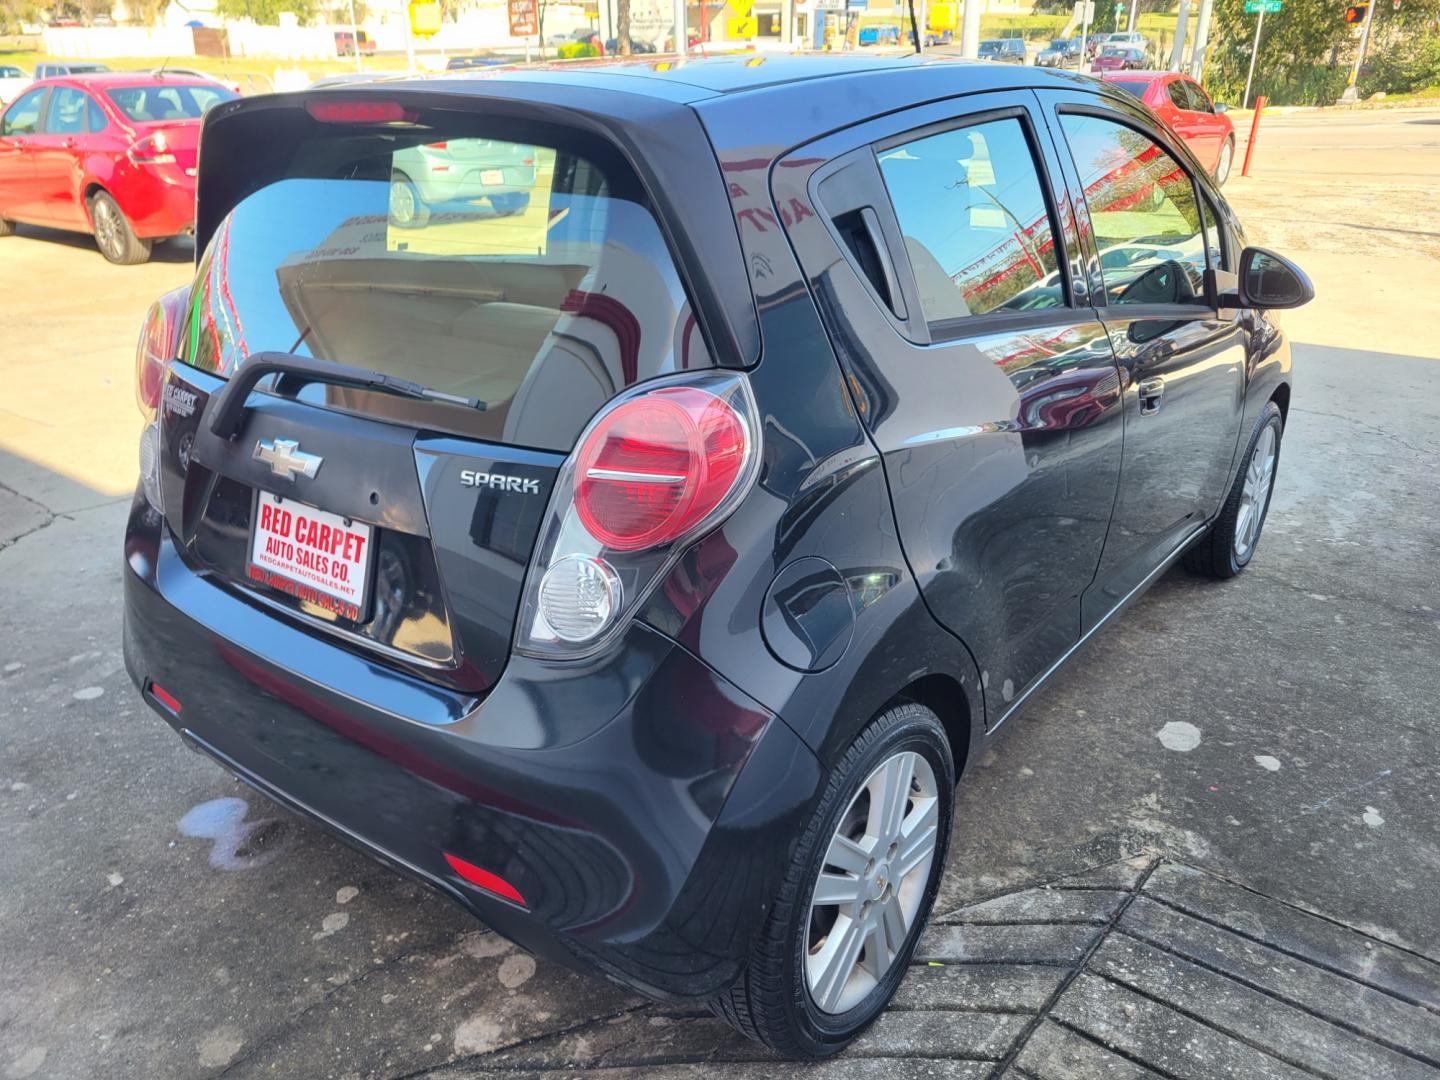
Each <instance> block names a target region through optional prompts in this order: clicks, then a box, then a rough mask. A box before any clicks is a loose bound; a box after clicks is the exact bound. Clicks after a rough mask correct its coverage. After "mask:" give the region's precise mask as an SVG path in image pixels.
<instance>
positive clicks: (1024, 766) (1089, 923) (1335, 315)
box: [0, 110, 1440, 1080]
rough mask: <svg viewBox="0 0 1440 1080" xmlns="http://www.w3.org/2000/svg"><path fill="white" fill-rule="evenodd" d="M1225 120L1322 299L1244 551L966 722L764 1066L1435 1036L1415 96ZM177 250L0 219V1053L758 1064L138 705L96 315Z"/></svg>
mask: <svg viewBox="0 0 1440 1080" xmlns="http://www.w3.org/2000/svg"><path fill="white" fill-rule="evenodd" d="M1265 124H1266V130H1265V132H1264V135H1263V136H1262V142H1261V143H1260V147H1259V151H1258V152H1257V158H1256V169H1255V174H1254V175H1253V176H1252V177H1250V178H1241V177H1239V176H1238V175H1237V176H1236V177H1235V179H1234V180H1232V182H1231V185H1230V187H1229V188H1228V189H1227V194H1228V195H1229V196H1230V198H1231V200H1232V202H1233V203H1234V205H1235V206H1236V208H1237V210H1238V211H1239V212H1240V214H1241V217H1242V220H1243V221H1244V222H1245V223H1246V226H1247V229H1248V230H1249V232H1250V238H1251V240H1252V242H1260V243H1265V244H1268V245H1270V246H1273V247H1275V248H1277V249H1278V250H1281V251H1283V252H1285V253H1286V254H1289V255H1292V256H1293V257H1295V258H1296V259H1297V261H1299V262H1300V263H1301V265H1302V266H1304V267H1305V268H1306V269H1307V270H1308V271H1310V273H1311V274H1312V276H1313V277H1314V279H1315V282H1316V286H1317V292H1318V299H1317V300H1316V302H1315V303H1314V304H1312V305H1311V306H1310V307H1309V308H1307V309H1302V310H1300V311H1297V312H1294V313H1292V314H1290V315H1289V316H1288V317H1287V318H1286V319H1285V325H1286V328H1287V330H1288V331H1289V333H1290V335H1291V338H1292V341H1293V342H1294V355H1295V372H1296V388H1295V397H1294V405H1293V407H1292V410H1291V413H1290V421H1289V427H1288V429H1287V432H1286V439H1285V444H1284V453H1283V457H1282V461H1281V465H1280V474H1279V480H1278V482H1277V488H1276V494H1275V499H1274V504H1273V506H1272V509H1271V514H1270V518H1269V521H1268V523H1267V526H1266V531H1265V536H1264V540H1263V542H1262V544H1261V548H1260V552H1259V554H1258V556H1257V558H1256V561H1255V562H1254V564H1253V565H1252V566H1251V567H1250V569H1248V570H1247V572H1246V573H1245V574H1244V575H1242V576H1241V577H1240V578H1238V579H1236V580H1235V581H1232V582H1228V583H1223V584H1214V583H1207V582H1201V581H1198V580H1196V579H1193V578H1189V577H1187V576H1185V575H1184V574H1183V572H1181V571H1179V570H1176V571H1173V572H1171V573H1170V574H1169V575H1168V576H1167V577H1166V578H1164V579H1163V580H1162V581H1161V582H1160V583H1159V584H1158V585H1157V586H1156V587H1155V588H1154V589H1153V590H1152V591H1151V592H1150V593H1149V594H1148V595H1147V596H1146V598H1145V599H1144V600H1143V601H1141V602H1140V603H1139V604H1137V605H1136V606H1135V607H1133V608H1132V609H1131V610H1130V611H1129V612H1128V613H1127V614H1126V615H1125V616H1124V617H1123V618H1122V619H1121V620H1119V621H1118V622H1117V623H1116V624H1115V625H1113V626H1112V627H1111V628H1109V629H1108V630H1107V631H1105V632H1104V633H1103V634H1102V635H1100V636H1099V637H1098V638H1097V639H1096V640H1095V641H1094V642H1093V643H1091V644H1090V645H1089V646H1087V648H1086V649H1085V651H1084V652H1083V653H1082V654H1081V656H1080V658H1079V659H1078V660H1077V662H1076V663H1074V664H1073V665H1071V667H1070V668H1069V669H1068V670H1067V671H1066V672H1065V673H1063V674H1062V675H1061V676H1060V677H1059V678H1058V679H1057V680H1056V681H1055V682H1054V683H1053V684H1052V685H1051V686H1050V687H1049V688H1047V689H1046V690H1045V691H1044V692H1043V693H1042V694H1040V695H1039V696H1038V697H1037V698H1036V699H1035V700H1034V702H1033V703H1032V704H1031V706H1030V707H1029V708H1028V710H1027V712H1026V714H1025V715H1024V716H1023V717H1022V718H1020V719H1019V720H1018V721H1017V722H1015V724H1014V730H1013V731H1012V732H1011V733H1010V735H1009V737H1008V739H1006V740H1004V741H1003V742H1002V743H1001V744H1000V745H999V746H998V747H997V748H996V749H995V750H993V751H991V752H990V753H988V754H987V755H986V756H985V757H984V758H983V759H981V760H980V761H978V762H976V763H975V765H974V766H973V768H972V770H971V772H970V773H969V775H968V776H967V778H966V779H965V781H964V783H963V785H962V789H961V792H960V798H959V802H958V805H957V809H956V820H957V826H956V832H955V837H954V841H953V844H952V849H951V861H950V866H949V867H948V872H947V875H946V878H945V883H944V886H943V890H942V895H941V899H940V901H939V903H938V905H937V907H936V918H935V920H934V922H933V925H932V927H931V929H930V931H929V932H928V936H927V938H926V939H925V942H924V944H923V946H922V949H921V953H920V955H919V958H918V960H917V965H916V968H915V970H913V971H912V972H911V973H910V977H909V978H908V979H907V982H906V985H905V987H904V989H903V990H902V992H901V995H900V997H899V998H897V1000H896V1003H895V1005H894V1006H893V1007H892V1009H891V1011H890V1012H889V1013H888V1014H887V1015H886V1016H885V1017H883V1018H882V1020H881V1021H880V1022H879V1023H878V1024H877V1025H876V1027H875V1028H874V1029H873V1030H872V1032H871V1033H870V1034H868V1035H867V1036H865V1038H864V1039H862V1040H861V1042H860V1043H859V1044H857V1045H856V1047H855V1048H854V1049H853V1050H852V1051H850V1052H849V1053H848V1054H847V1055H846V1056H845V1057H843V1058H841V1059H838V1060H836V1061H833V1062H830V1063H827V1064H826V1065H823V1066H820V1067H819V1068H818V1069H815V1070H799V1069H795V1071H797V1072H799V1071H814V1072H816V1073H818V1074H819V1075H823V1076H826V1077H849V1076H859V1077H870V1076H875V1077H879V1076H884V1077H898V1076H909V1075H914V1076H929V1075H935V1076H955V1077H988V1076H999V1075H1006V1076H1015V1077H1022V1076H1029V1077H1033V1078H1037V1080H1066V1078H1070V1077H1078V1078H1084V1077H1091V1076H1094V1077H1100V1076H1104V1077H1149V1076H1169V1077H1192V1076H1193V1077H1212V1076H1213V1077H1245V1078H1250V1077H1272V1076H1273V1077H1306V1076H1327V1077H1336V1078H1342V1077H1343V1078H1347V1080H1348V1078H1354V1077H1381V1076H1385V1077H1399V1076H1406V1077H1408V1076H1417V1077H1420V1076H1440V1038H1437V1035H1436V1032H1437V1031H1440V928H1437V918H1436V916H1437V912H1440V906H1437V901H1436V895H1437V890H1440V797H1437V783H1436V781H1437V773H1440V766H1437V762H1440V720H1437V718H1436V709H1435V701H1436V698H1437V692H1440V664H1437V662H1436V659H1435V658H1436V655H1437V652H1440V533H1437V528H1436V524H1435V523H1436V521H1437V520H1440V482H1437V476H1440V228H1437V226H1436V225H1435V223H1434V207H1435V206H1437V205H1440V113H1437V112H1424V111H1418V110H1410V111H1399V110H1396V111H1386V112H1373V113H1339V114H1333V115H1325V116H1319V115H1315V114H1296V115H1294V116H1290V117H1278V118H1271V117H1267V118H1266V120H1265ZM1237 173H1238V170H1237ZM190 257H191V252H189V251H188V250H187V249H186V248H185V247H184V246H183V245H167V246H165V247H162V248H160V249H159V250H158V251H157V258H156V260H155V261H154V262H152V263H150V264H148V265H146V266H142V267H135V268H117V267H112V266H110V265H108V264H106V263H105V262H104V261H103V260H102V259H101V258H100V256H99V255H98V254H97V253H96V252H95V251H94V249H93V246H92V245H91V244H90V242H89V241H88V240H85V239H83V238H68V237H64V236H62V235H61V234H58V233H52V232H45V231H43V230H37V229H22V231H21V234H20V235H19V236H18V237H15V238H11V239H7V240H4V241H0V386H3V388H4V391H3V395H0V597H3V604H0V883H3V884H0V1077H9V1078H22V1077H44V1078H54V1080H68V1078H72V1077H73V1078H82V1077H83V1078H90V1077H100V1076H103V1077H107V1078H115V1080H129V1078H137V1080H138V1078H145V1080H150V1078H155V1077H218V1076H222V1075H223V1076H226V1077H249V1076H275V1077H304V1078H321V1077H386V1078H391V1077H417V1076H426V1077H435V1078H439V1077H446V1078H458V1077H478V1076H484V1075H491V1074H501V1073H503V1074H506V1075H514V1074H516V1073H520V1074H527V1073H539V1072H545V1073H551V1072H556V1071H560V1072H564V1071H575V1072H577V1073H578V1072H584V1073H588V1074H594V1073H596V1072H600V1071H602V1070H613V1074H614V1075H621V1074H627V1073H629V1072H631V1071H634V1070H639V1069H644V1071H645V1075H647V1076H657V1077H658V1076H692V1075H694V1076H701V1075H704V1076H705V1077H706V1078H707V1080H709V1078H713V1077H717V1076H726V1077H728V1076H744V1077H761V1076H772V1075H777V1074H779V1073H781V1072H782V1071H784V1072H789V1071H790V1069H791V1067H789V1066H782V1065H780V1064H778V1063H776V1062H775V1061H773V1060H772V1059H770V1058H769V1057H768V1056H767V1055H766V1054H765V1052H764V1051H762V1050H761V1049H760V1048H758V1047H756V1046H754V1045H752V1044H750V1043H747V1042H746V1041H744V1040H743V1039H741V1038H739V1037H738V1036H736V1035H734V1034H732V1033H731V1032H730V1030H729V1029H728V1028H726V1027H725V1026H723V1025H722V1024H721V1023H720V1022H719V1021H717V1020H714V1019H712V1018H710V1017H708V1015H705V1014H703V1013H701V1012H699V1011H698V1010H684V1009H675V1008H669V1007H661V1006H655V1005H650V1004H646V1003H643V1002H641V1001H639V1000H638V999H636V998H634V997H632V996H629V995H628V994H626V993H623V992H621V991H619V990H616V989H614V988H612V987H610V986H609V985H607V984H605V983H602V982H599V981H594V980H590V979H586V978H583V977H581V976H578V975H573V974H570V973H568V972H566V971H563V970H560V969H558V968H555V967H553V966H551V965H549V964H545V963H537V962H536V961H534V960H533V959H531V958H530V957H529V956H527V955H525V954H523V953H522V952H520V951H518V950H516V949H514V948H513V947H511V946H510V945H508V944H507V943H506V942H504V941H503V940H501V939H499V938H498V937H497V936H496V935H495V934H493V933H492V932H490V931H488V930H487V929H486V928H485V927H484V926H481V925H479V924H477V923H475V922H474V921H473V920H472V919H471V918H470V917H468V916H467V915H465V914H463V913H462V912H461V911H459V910H458V909H457V908H455V907H452V906H451V905H450V904H449V903H448V902H447V901H445V900H444V899H442V898H440V897H438V896H435V895H432V894H430V893H429V892H427V891H426V890H424V889H422V888H421V887H419V886H417V885H414V884H412V883H410V882H409V881H408V880H405V879H402V878H400V877H397V876H396V875H394V874H393V873H391V872H390V871H388V870H386V869H384V868H382V867H380V866H378V865H375V864H373V863H371V862H369V861H368V860H366V859H365V858H363V857H361V856H359V855H357V854H355V853H354V852H352V851H351V850H349V849H348V848H346V847H344V846H342V845H340V844H339V843H337V842H335V841H333V840H331V839H330V838H329V837H328V836H326V835H324V834H321V833H320V832H318V831H316V830H315V829H313V828H311V827H309V826H308V825H306V824H304V823H302V822H300V821H298V820H296V819H293V818H291V817H289V816H288V815H287V814H285V813H284V812H282V811H280V810H278V809H276V808H274V807H272V806H270V805H268V804H267V803H265V802H264V801H263V800H262V799H260V798H259V797H257V796H255V795H254V794H253V793H251V792H250V791H249V790H248V789H245V788H243V787H241V786H240V785H238V784H237V783H236V782H235V781H233V780H232V779H230V778H229V777H228V776H227V775H226V774H224V773H223V772H221V771H220V770H219V769H218V768H216V767H215V766H214V765H213V764H211V763H210V762H208V761H206V760H202V759H201V758H199V757H197V756H195V755H193V754H191V753H189V752H187V751H186V750H185V749H184V748H183V747H182V746H181V744H180V742H179V741H178V739H176V738H175V737H174V736H173V734H172V733H171V732H170V730H169V729H168V728H167V727H166V725H165V724H164V723H162V722H161V721H160V720H159V719H158V718H156V717H154V716H153V715H151V713H150V712H149V710H148V709H147V708H145V707H144V706H143V705H142V704H141V703H140V701H139V699H138V696H137V695H136V694H135V692H134V691H133V689H132V688H131V686H130V683H129V680H128V679H127V677H126V676H125V673H124V670H123V664H122V661H121V656H120V574H121V565H120V532H121V528H122V525H123V521H124V516H125V509H126V505H127V504H128V501H129V493H130V490H131V486H132V484H133V478H134V474H135V465H134V461H135V438H136V435H137V434H138V430H139V423H140V421H139V415H138V413H137V411H136V409H135V406H134V402H133V390H132V387H131V381H132V373H133V348H134V335H135V333H136V330H137V328H138V325H139V321H140V318H141V316H142V314H143V312H144V309H145V307H146V305H147V303H148V302H149V300H150V299H152V298H153V297H154V296H156V295H158V294H159V293H160V292H162V291H164V290H166V289H168V288H172V287H174V286H176V285H179V284H181V283H183V282H184V280H185V279H186V277H187V275H188V272H189V259H190Z"/></svg>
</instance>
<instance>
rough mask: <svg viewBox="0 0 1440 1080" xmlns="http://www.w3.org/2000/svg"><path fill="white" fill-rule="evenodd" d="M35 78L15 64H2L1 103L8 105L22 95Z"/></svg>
mask: <svg viewBox="0 0 1440 1080" xmlns="http://www.w3.org/2000/svg"><path fill="white" fill-rule="evenodd" d="M33 81H34V80H33V79H31V78H30V76H29V75H26V74H25V72H24V71H23V70H22V69H21V68H18V67H15V65H13V64H0V105H6V104H9V103H10V102H12V101H14V100H15V99H16V98H17V97H19V96H20V91H22V90H24V89H25V88H26V87H27V86H29V85H30V84H31V82H33Z"/></svg>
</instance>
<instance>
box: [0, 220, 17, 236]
mask: <svg viewBox="0 0 1440 1080" xmlns="http://www.w3.org/2000/svg"><path fill="white" fill-rule="evenodd" d="M14 235H15V222H13V221H6V220H5V219H4V218H0V236H14Z"/></svg>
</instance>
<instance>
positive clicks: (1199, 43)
mask: <svg viewBox="0 0 1440 1080" xmlns="http://www.w3.org/2000/svg"><path fill="white" fill-rule="evenodd" d="M1211 7H1212V0H1200V17H1199V18H1198V19H1196V20H1195V45H1194V47H1193V48H1192V49H1191V50H1190V77H1191V78H1192V79H1194V80H1195V81H1196V82H1198V83H1201V84H1202V85H1203V84H1204V82H1205V49H1206V48H1207V47H1208V45H1209V43H1210V9H1211Z"/></svg>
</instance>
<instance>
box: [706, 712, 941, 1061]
mask: <svg viewBox="0 0 1440 1080" xmlns="http://www.w3.org/2000/svg"><path fill="white" fill-rule="evenodd" d="M954 801H955V764H954V761H953V759H952V758H951V754H950V743H949V739H948V738H947V736H946V734H945V727H944V725H943V724H941V722H940V719H939V717H937V716H936V715H935V713H934V712H932V711H931V710H930V709H928V708H926V707H924V706H923V705H919V704H915V703H913V702H907V703H904V704H901V705H896V706H894V707H893V708H890V709H887V710H886V711H885V712H883V713H881V714H880V715H879V716H877V717H876V718H875V719H874V720H872V721H871V722H870V724H869V725H868V726H867V727H866V728H865V729H864V730H863V731H862V732H860V734H859V735H858V736H856V738H855V741H854V742H853V743H851V745H850V747H849V749H848V750H847V751H846V752H845V754H844V756H843V757H841V759H840V760H839V761H838V762H836V764H835V765H834V767H833V768H832V769H831V772H830V778H829V780H828V781H827V783H826V786H825V791H824V793H823V794H822V795H821V796H820V799H819V803H818V805H817V806H816V808H815V810H814V812H813V814H812V815H811V818H810V820H809V822H808V824H807V825H806V826H805V829H804V831H803V832H802V833H801V834H800V836H799V838H798V840H797V841H796V843H795V849H794V855H793V858H791V860H790V863H789V866H788V868H787V869H786V871H785V878H784V880H783V881H782V883H781V886H780V890H779V893H778V894H777V895H776V898H775V902H774V903H773V904H771V906H770V909H769V912H768V913H767V915H766V918H765V923H764V925H763V926H762V928H761V930H760V933H759V934H758V935H757V937H756V939H755V941H754V943H753V944H752V945H751V948H750V956H749V960H748V962H747V965H746V969H745V971H744V973H743V974H742V975H741V976H740V978H739V979H738V981H737V982H736V983H735V985H734V986H733V987H731V988H730V989H729V990H727V991H726V992H725V993H723V994H721V995H720V996H718V997H716V998H715V999H713V1000H712V1001H711V1002H710V1007H711V1009H712V1010H713V1011H714V1012H715V1013H716V1014H717V1015H719V1016H721V1017H723V1018H724V1019H725V1020H727V1021H729V1022H730V1023H731V1024H732V1025H733V1026H734V1027H736V1028H737V1029H739V1030H740V1031H741V1032H742V1033H744V1034H745V1035H748V1036H749V1037H750V1038H752V1039H756V1040H758V1041H760V1042H763V1043H765V1044H766V1045H768V1046H771V1047H773V1048H774V1049H776V1050H778V1051H780V1052H781V1053H782V1054H785V1055H787V1056H789V1057H794V1058H820V1057H826V1056H828V1055H830V1054H834V1053H837V1052H838V1051H840V1050H843V1049H844V1048H845V1047H846V1046H847V1045H849V1044H850V1042H851V1041H853V1040H854V1039H855V1038H856V1037H857V1036H858V1035H859V1034H860V1033H861V1032H862V1031H864V1030H865V1028H866V1027H867V1026H868V1025H869V1024H870V1023H871V1022H872V1021H873V1020H874V1019H875V1018H876V1017H877V1016H879V1015H880V1013H881V1012H882V1011H883V1010H884V1008H885V1006H886V1004H888V1003H889V1001H890V998H891V997H892V996H893V995H894V993H895V991H896V989H897V988H898V987H899V985H900V980H901V979H903V978H904V976H905V969H906V968H907V967H908V966H909V964H910V958H911V956H912V955H913V954H914V952H915V947H916V945H917V944H918V943H919V940H920V933H921V931H922V930H923V929H924V927H925V920H926V918H927V917H928V916H929V914H930V908H931V906H932V905H933V904H934V903H935V893H936V890H937V889H938V888H939V885H940V875H941V872H942V870H943V867H944V864H945V852H946V850H947V848H948V846H949V841H950V823H951V819H952V816H953V813H954Z"/></svg>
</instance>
